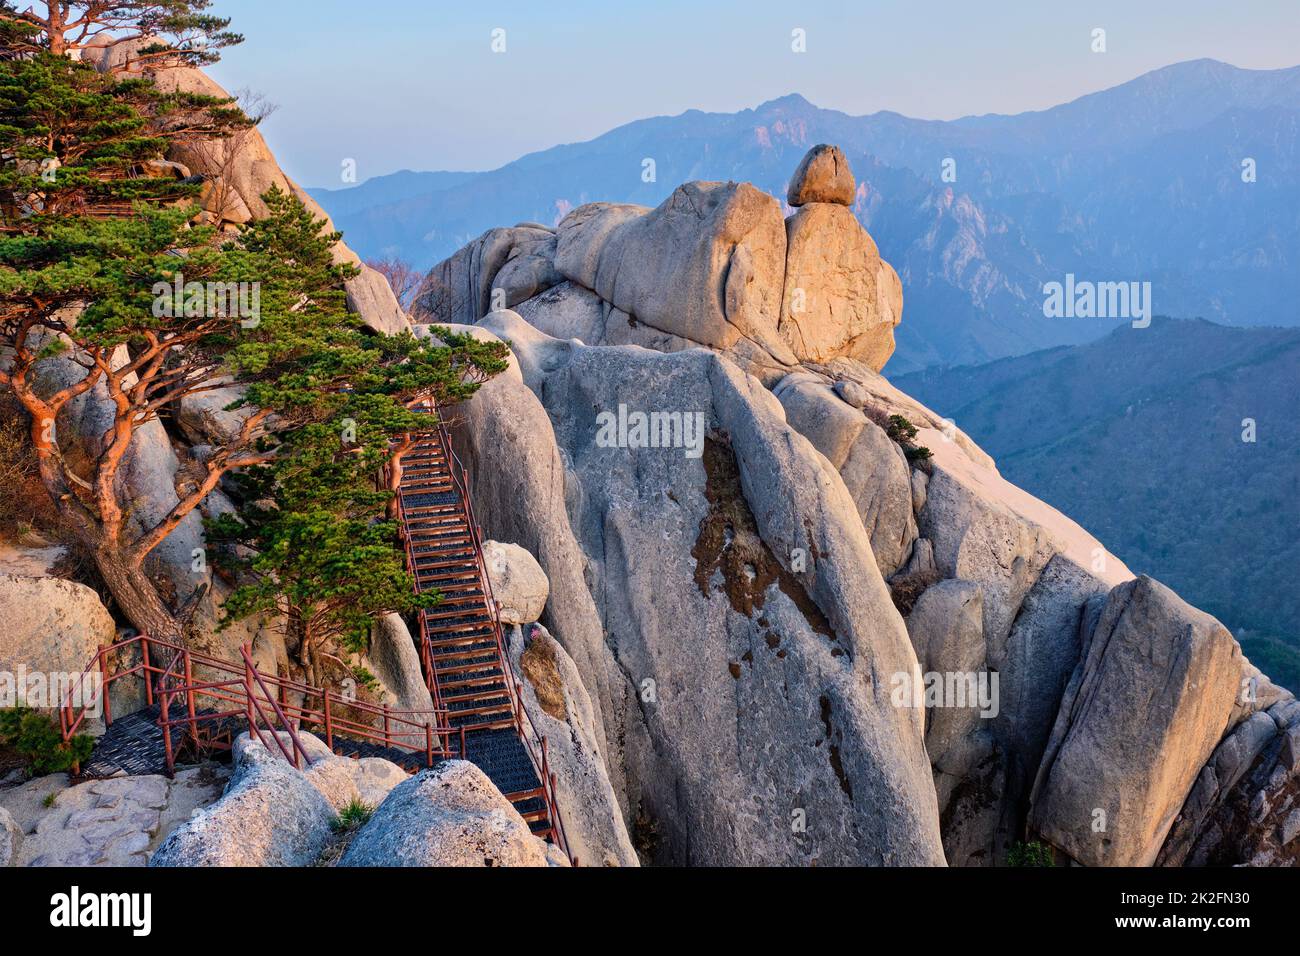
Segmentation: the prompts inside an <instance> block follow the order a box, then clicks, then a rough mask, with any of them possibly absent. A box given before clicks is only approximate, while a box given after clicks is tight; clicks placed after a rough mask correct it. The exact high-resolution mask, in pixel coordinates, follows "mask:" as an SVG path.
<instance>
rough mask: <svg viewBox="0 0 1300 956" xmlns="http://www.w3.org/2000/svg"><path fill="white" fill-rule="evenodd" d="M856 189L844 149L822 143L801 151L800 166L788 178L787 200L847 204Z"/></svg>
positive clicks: (797, 202) (804, 202)
mask: <svg viewBox="0 0 1300 956" xmlns="http://www.w3.org/2000/svg"><path fill="white" fill-rule="evenodd" d="M856 189H857V183H856V182H855V181H854V178H853V170H852V169H850V168H849V160H848V157H847V156H845V155H844V150H842V149H840V148H839V147H838V146H828V145H826V144H825V143H822V144H820V145H818V146H814V147H813V148H812V149H810V150H808V152H807V153H805V154H804V158H803V160H802V161H800V163H799V167H798V168H797V169H796V170H795V171H794V175H793V176H791V177H790V186H789V188H788V189H787V190H786V201H787V202H788V203H789V204H790V205H791V206H802V205H805V204H806V203H836V204H838V205H841V206H850V205H852V204H853V197H854V194H855V191H856Z"/></svg>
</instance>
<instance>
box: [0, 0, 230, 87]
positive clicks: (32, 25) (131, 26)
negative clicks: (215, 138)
mask: <svg viewBox="0 0 1300 956" xmlns="http://www.w3.org/2000/svg"><path fill="white" fill-rule="evenodd" d="M42 7H43V9H37V8H36V7H34V6H28V7H27V8H26V9H25V10H21V11H20V10H19V9H18V4H16V3H14V2H13V0H0V51H3V53H4V58H6V59H12V58H16V57H20V56H26V55H29V54H34V53H41V52H49V53H53V54H54V55H55V56H60V57H66V56H69V55H76V54H79V53H80V52H81V51H83V50H86V49H88V48H91V47H97V48H99V49H105V48H109V47H113V46H116V45H117V44H121V43H129V44H133V45H138V49H133V50H132V55H131V57H130V62H124V63H123V64H122V66H121V68H120V69H122V70H123V71H125V70H128V69H132V68H134V67H136V66H146V65H147V66H157V65H161V64H175V65H187V66H202V65H204V64H208V63H215V62H216V61H217V60H218V59H219V58H220V55H219V53H218V52H217V51H219V50H221V49H223V48H225V47H229V46H234V45H236V44H238V43H242V42H243V39H244V38H243V37H242V36H240V35H239V34H238V33H232V32H231V31H230V30H228V29H227V27H229V26H230V19H229V18H227V17H217V16H213V15H212V14H210V13H208V12H207V11H208V10H209V9H211V7H212V0H48V2H46V3H44V4H42ZM142 41H143V42H142Z"/></svg>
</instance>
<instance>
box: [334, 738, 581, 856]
mask: <svg viewBox="0 0 1300 956" xmlns="http://www.w3.org/2000/svg"><path fill="white" fill-rule="evenodd" d="M567 863H568V861H567V860H564V859H563V856H562V855H557V854H556V853H555V852H553V851H552V849H551V848H549V847H548V846H547V845H546V843H545V842H544V841H543V840H540V839H538V838H537V837H535V836H533V834H532V832H531V831H530V830H529V829H528V824H527V823H525V822H524V818H523V817H521V816H520V815H519V812H518V811H517V810H515V808H514V807H513V806H512V805H511V803H510V801H509V800H507V799H506V798H505V797H503V796H502V795H501V792H500V791H499V790H497V788H496V787H494V786H493V785H492V781H491V780H489V779H488V778H487V775H486V774H484V773H483V771H482V770H480V769H479V768H478V767H476V766H475V765H474V764H472V763H469V762H467V761H464V760H449V761H447V762H445V763H443V764H440V765H439V766H438V767H436V768H435V769H433V770H425V771H421V772H420V773H419V774H417V775H416V776H414V777H412V778H411V779H409V780H407V781H406V782H405V783H401V784H399V785H398V786H397V787H395V788H394V789H393V791H392V793H390V794H389V795H388V797H387V798H386V799H385V800H384V802H383V803H381V804H380V805H379V807H378V808H377V809H376V810H375V812H374V814H373V815H372V816H371V818H370V820H369V821H367V822H366V824H365V825H364V826H363V827H361V829H360V830H358V831H357V834H356V836H354V837H353V838H352V842H351V843H349V844H348V848H347V850H346V851H345V852H344V854H343V856H342V857H341V858H340V859H339V863H338V865H339V866H384V867H389V866H475V867H479V866H564V865H567Z"/></svg>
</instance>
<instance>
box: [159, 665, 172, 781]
mask: <svg viewBox="0 0 1300 956" xmlns="http://www.w3.org/2000/svg"><path fill="white" fill-rule="evenodd" d="M171 705H172V695H171V691H169V690H168V689H167V688H166V687H164V688H163V690H162V714H161V716H159V718H158V721H159V723H161V724H162V732H163V754H164V755H165V758H166V762H167V776H168V777H171V776H173V775H174V774H175V772H176V755H175V753H174V751H173V750H172V725H171V721H170V720H169V719H168V716H167V715H168V712H169V711H170V710H171Z"/></svg>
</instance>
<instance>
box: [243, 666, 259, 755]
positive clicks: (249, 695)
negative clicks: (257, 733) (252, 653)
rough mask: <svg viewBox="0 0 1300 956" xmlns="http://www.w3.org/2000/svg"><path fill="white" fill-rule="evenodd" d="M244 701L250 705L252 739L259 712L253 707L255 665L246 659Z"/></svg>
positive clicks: (249, 727) (249, 720)
mask: <svg viewBox="0 0 1300 956" xmlns="http://www.w3.org/2000/svg"><path fill="white" fill-rule="evenodd" d="M244 700H245V701H247V703H248V735H249V736H250V737H251V736H252V735H253V733H254V728H255V727H256V726H257V711H256V710H255V709H254V706H253V663H252V661H250V660H249V659H248V657H247V656H245V657H244Z"/></svg>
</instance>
